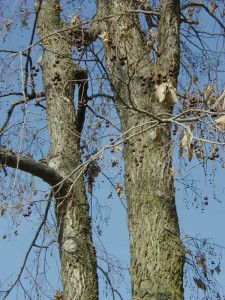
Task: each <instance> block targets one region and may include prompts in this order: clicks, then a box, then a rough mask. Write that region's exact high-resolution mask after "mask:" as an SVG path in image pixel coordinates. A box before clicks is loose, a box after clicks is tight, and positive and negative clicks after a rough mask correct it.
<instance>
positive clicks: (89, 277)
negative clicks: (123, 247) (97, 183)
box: [37, 0, 98, 300]
mask: <svg viewBox="0 0 225 300" xmlns="http://www.w3.org/2000/svg"><path fill="white" fill-rule="evenodd" d="M58 4H59V2H58V1H56V0H42V1H41V9H40V12H39V17H38V35H39V38H42V46H43V55H42V58H41V60H40V61H39V64H40V66H41V68H42V74H43V82H44V86H45V95H46V113H47V121H48V128H49V135H50V145H51V147H50V162H49V166H50V167H51V168H53V169H54V170H56V171H57V172H58V173H59V174H60V175H61V176H62V177H63V178H67V177H69V179H70V180H72V181H73V184H72V185H71V184H69V183H68V181H66V182H65V184H63V185H62V186H60V188H59V187H56V188H54V189H53V190H54V193H55V199H56V203H55V211H56V217H57V225H58V243H59V250H60V257H61V275H62V282H63V289H64V291H63V299H64V300H69V299H74V300H75V299H79V300H80V299H93V300H96V299H97V298H98V286H97V272H96V258H95V250H94V247H93V243H92V237H91V226H90V218H89V208H88V203H87V198H86V193H85V188H84V183H83V178H82V177H79V178H77V176H76V174H74V173H73V171H74V170H75V169H76V167H77V166H78V165H79V164H80V163H81V161H80V148H79V133H78V132H77V127H78V126H77V125H78V124H77V118H76V114H75V107H74V103H73V96H74V84H75V83H78V82H79V83H80V82H81V81H82V79H86V77H85V76H86V70H84V69H82V68H80V67H78V66H76V65H75V64H74V62H73V61H72V58H71V51H70V48H71V42H70V39H69V35H67V32H63V33H62V34H60V33H58V34H54V35H50V36H49V37H47V36H48V35H49V34H51V33H53V32H55V31H58V30H60V29H63V28H64V26H65V24H63V23H62V22H61V20H60V16H59V10H58ZM37 5H39V2H38V1H37ZM81 127H82V126H81Z"/></svg>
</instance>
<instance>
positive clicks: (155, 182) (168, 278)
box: [97, 0, 184, 300]
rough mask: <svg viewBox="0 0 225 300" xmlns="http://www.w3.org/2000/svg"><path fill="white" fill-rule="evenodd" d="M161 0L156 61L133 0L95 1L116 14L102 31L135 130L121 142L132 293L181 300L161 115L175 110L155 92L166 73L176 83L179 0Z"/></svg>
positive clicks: (125, 119) (127, 127) (121, 103)
mask: <svg viewBox="0 0 225 300" xmlns="http://www.w3.org/2000/svg"><path fill="white" fill-rule="evenodd" d="M161 2H162V3H161V4H162V5H161V7H160V12H159V14H160V21H159V29H158V42H159V45H158V52H159V54H158V55H157V56H158V57H157V58H156V60H157V62H156V63H152V62H151V61H150V58H149V51H148V50H147V44H146V40H145V39H144V37H143V34H142V32H141V29H140V24H139V19H138V17H137V14H134V13H124V14H123V12H125V11H126V10H132V9H135V5H132V2H131V1H105V0H99V1H97V5H98V17H105V16H107V15H108V14H110V15H115V16H114V17H113V18H109V19H107V18H105V19H104V21H103V22H102V23H101V29H102V33H101V38H102V41H103V44H104V46H105V55H106V60H107V67H108V73H109V78H110V80H111V86H112V89H113V92H114V95H115V97H116V107H117V110H118V113H119V116H120V120H121V126H122V132H123V134H125V137H128V136H129V134H134V135H135V136H134V137H133V138H132V139H129V141H128V142H127V143H125V149H124V160H125V171H126V179H125V188H126V197H127V205H128V211H127V216H128V226H129V235H130V251H131V269H130V273H131V278H132V295H133V298H132V299H133V300H143V299H146V300H147V299H165V300H167V299H171V300H172V299H173V300H174V299H183V287H182V282H183V263H184V249H183V245H182V242H181V239H180V235H179V226H178V220H177V213H176V206H175V199H174V186H173V178H172V170H171V154H172V153H171V152H172V150H171V149H172V148H171V141H170V126H169V124H167V123H166V122H165V123H164V122H162V121H161V120H162V119H163V116H166V115H168V114H171V113H172V109H171V103H169V101H170V99H166V100H165V101H163V103H162V104H160V103H159V99H158V97H157V95H156V92H155V90H156V89H155V85H156V84H157V83H158V84H159V81H161V82H162V80H163V76H165V77H164V81H165V82H170V84H171V85H172V86H173V87H174V88H176V78H177V74H178V72H179V56H180V55H179V54H180V45H179V22H180V11H179V1H178V0H168V1H161ZM112 44H113V45H115V46H116V47H112V46H111V45H112ZM169 73H170V74H169ZM158 74H160V75H158ZM168 98H169V97H168ZM153 115H154V116H156V117H153ZM156 125H157V126H156ZM151 126H152V127H154V126H156V127H154V128H153V129H150V127H151ZM132 128H133V129H132ZM128 131H129V132H130V133H129V134H127V135H126V132H128ZM139 131H142V133H138V132H139Z"/></svg>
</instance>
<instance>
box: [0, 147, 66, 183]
mask: <svg viewBox="0 0 225 300" xmlns="http://www.w3.org/2000/svg"><path fill="white" fill-rule="evenodd" d="M0 162H1V163H2V164H3V165H6V166H7V167H10V168H14V169H15V168H18V169H19V170H21V171H25V172H27V173H30V174H32V175H34V176H37V177H39V178H41V179H42V180H43V181H45V182H47V183H48V184H50V185H51V186H55V185H57V184H58V183H59V182H61V181H62V180H63V178H62V176H61V175H59V174H58V173H57V172H56V171H55V170H53V169H52V168H49V167H48V166H47V165H45V164H43V163H40V162H38V161H36V160H34V159H33V158H30V157H27V156H22V155H19V154H17V153H15V152H13V151H11V150H9V149H8V148H7V147H5V146H0Z"/></svg>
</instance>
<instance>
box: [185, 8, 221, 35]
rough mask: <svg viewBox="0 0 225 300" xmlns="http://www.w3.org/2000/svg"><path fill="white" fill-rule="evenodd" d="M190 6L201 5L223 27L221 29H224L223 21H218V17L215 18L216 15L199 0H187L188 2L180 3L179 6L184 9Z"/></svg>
mask: <svg viewBox="0 0 225 300" xmlns="http://www.w3.org/2000/svg"><path fill="white" fill-rule="evenodd" d="M191 6H196V7H197V6H198V7H202V8H204V10H205V11H206V12H207V13H208V14H209V15H210V16H211V17H212V18H213V19H215V20H216V21H217V23H218V24H219V25H220V26H221V27H222V28H223V30H225V25H224V24H223V22H221V21H220V19H218V18H217V16H215V15H214V14H213V13H211V12H210V9H209V8H208V7H207V6H206V5H205V4H203V3H200V2H189V3H186V4H184V5H182V7H181V10H184V9H186V8H188V7H191Z"/></svg>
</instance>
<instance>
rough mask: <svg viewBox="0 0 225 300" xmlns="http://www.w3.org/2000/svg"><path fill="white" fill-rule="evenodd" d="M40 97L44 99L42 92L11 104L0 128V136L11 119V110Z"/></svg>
mask: <svg viewBox="0 0 225 300" xmlns="http://www.w3.org/2000/svg"><path fill="white" fill-rule="evenodd" d="M42 97H45V93H44V92H40V93H34V94H30V95H27V97H26V98H25V99H21V100H18V101H15V102H12V103H11V105H10V108H9V109H8V110H7V116H6V119H5V122H4V123H3V125H2V127H1V128H0V136H1V135H2V134H3V133H4V131H5V128H6V126H7V124H8V122H9V120H10V118H11V115H12V113H13V110H14V108H15V107H16V106H17V105H19V104H22V103H26V102H27V101H30V100H34V99H37V98H42Z"/></svg>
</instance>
